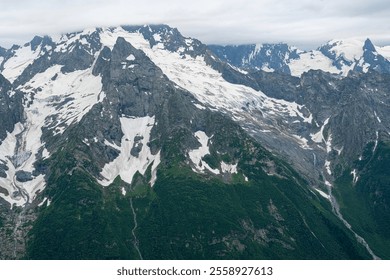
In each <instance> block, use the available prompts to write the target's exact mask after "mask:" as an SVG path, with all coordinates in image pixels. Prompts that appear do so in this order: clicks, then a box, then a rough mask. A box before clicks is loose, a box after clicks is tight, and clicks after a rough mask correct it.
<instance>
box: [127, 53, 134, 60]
mask: <svg viewBox="0 0 390 280" xmlns="http://www.w3.org/2000/svg"><path fill="white" fill-rule="evenodd" d="M126 60H128V61H134V60H135V56H134V55H133V54H130V55H129V56H128V57H126Z"/></svg>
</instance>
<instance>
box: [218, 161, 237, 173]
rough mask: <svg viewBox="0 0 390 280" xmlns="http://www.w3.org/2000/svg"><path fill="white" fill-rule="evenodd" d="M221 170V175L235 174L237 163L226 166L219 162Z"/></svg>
mask: <svg viewBox="0 0 390 280" xmlns="http://www.w3.org/2000/svg"><path fill="white" fill-rule="evenodd" d="M221 170H222V173H230V174H237V163H236V164H227V163H225V162H223V161H222V162H221Z"/></svg>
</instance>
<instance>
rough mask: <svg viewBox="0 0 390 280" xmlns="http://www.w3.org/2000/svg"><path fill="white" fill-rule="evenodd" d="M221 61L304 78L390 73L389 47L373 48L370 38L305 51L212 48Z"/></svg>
mask: <svg viewBox="0 0 390 280" xmlns="http://www.w3.org/2000/svg"><path fill="white" fill-rule="evenodd" d="M209 48H210V49H211V50H212V51H213V52H214V53H215V54H216V55H217V56H218V57H219V58H220V59H222V60H225V61H227V62H228V63H230V64H231V65H233V66H235V67H239V68H242V69H247V70H263V71H267V72H273V71H277V72H282V73H287V74H291V75H293V76H297V77H298V76H301V75H302V73H304V72H307V71H309V70H322V71H325V72H329V73H333V74H338V75H341V76H346V75H347V74H348V72H349V71H350V70H353V71H356V72H360V73H367V71H369V70H373V71H377V72H380V73H389V72H390V46H385V47H378V46H374V45H373V44H372V42H371V41H370V39H367V40H366V41H360V40H356V39H348V40H332V41H329V42H328V43H326V44H325V45H322V46H321V47H319V48H318V49H317V50H311V51H303V50H299V49H297V48H296V47H292V46H289V45H287V44H256V45H255V44H252V45H238V46H218V45H210V46H209Z"/></svg>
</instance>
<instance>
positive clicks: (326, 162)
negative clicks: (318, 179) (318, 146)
mask: <svg viewBox="0 0 390 280" xmlns="http://www.w3.org/2000/svg"><path fill="white" fill-rule="evenodd" d="M324 167H325V169H326V172H328V174H329V175H332V171H331V170H330V161H329V160H326V161H325V165H324Z"/></svg>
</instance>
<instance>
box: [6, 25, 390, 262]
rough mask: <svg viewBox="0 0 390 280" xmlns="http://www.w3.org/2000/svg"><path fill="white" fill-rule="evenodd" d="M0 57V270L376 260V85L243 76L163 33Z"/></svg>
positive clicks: (22, 49) (382, 149)
mask: <svg viewBox="0 0 390 280" xmlns="http://www.w3.org/2000/svg"><path fill="white" fill-rule="evenodd" d="M269 47H270V48H271V46H269ZM366 47H367V49H370V46H369V45H368V44H367V46H366ZM273 49H274V50H276V49H277V48H273ZM291 50H292V49H291V48H289V47H287V46H284V47H283V46H280V48H279V51H280V53H283V52H285V53H287V52H289V51H291ZM259 52H261V51H259ZM3 54H4V55H3V58H4V59H3V61H2V63H1V66H0V70H1V75H0V112H1V115H0V117H1V118H2V122H1V125H0V209H1V211H0V258H2V259H20V258H24V259H370V258H371V259H372V258H389V256H390V246H389V245H390V244H389V238H388V233H387V232H388V231H386V228H388V221H390V220H389V219H387V217H388V215H389V211H388V209H389V208H388V205H389V204H388V188H387V187H386V186H387V180H388V179H387V178H388V177H387V176H388V175H387V174H389V173H388V166H389V165H388V164H387V158H388V151H389V149H388V147H389V144H388V143H389V133H388V131H390V130H389V119H388V114H387V111H388V108H387V105H386V104H388V94H387V92H388V88H389V81H390V79H388V77H389V75H388V74H386V72H385V71H382V72H381V71H373V70H371V69H369V70H368V71H367V73H358V72H350V73H349V74H348V75H347V76H346V77H344V78H340V77H338V76H334V75H331V74H328V73H326V72H323V71H319V70H316V71H313V70H311V71H308V72H307V73H303V74H302V76H301V77H294V76H291V75H288V74H286V73H280V72H274V73H270V72H264V71H261V70H260V71H255V70H251V71H250V72H246V71H243V70H241V69H238V68H236V67H232V66H231V65H230V64H229V63H227V62H226V61H225V60H223V59H219V58H218V56H217V54H216V53H214V52H213V50H212V48H209V47H207V46H206V45H204V44H202V43H201V42H200V41H198V40H196V39H193V38H186V37H184V36H182V35H181V34H180V32H179V31H178V30H177V29H175V28H171V27H169V26H167V25H150V26H149V25H146V26H122V27H113V28H93V29H87V30H84V31H81V32H74V33H69V34H65V35H62V36H60V37H58V38H55V37H49V36H45V37H35V38H34V39H33V40H32V41H31V42H29V43H27V44H25V45H24V46H13V47H12V48H11V49H9V50H4V51H3ZM296 54H297V55H298V54H299V52H298V51H296ZM281 57H282V56H280V57H279V58H280V59H279V60H276V59H275V65H276V64H277V63H278V61H279V62H280V61H281ZM272 61H274V60H272ZM270 62H271V60H270Z"/></svg>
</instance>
